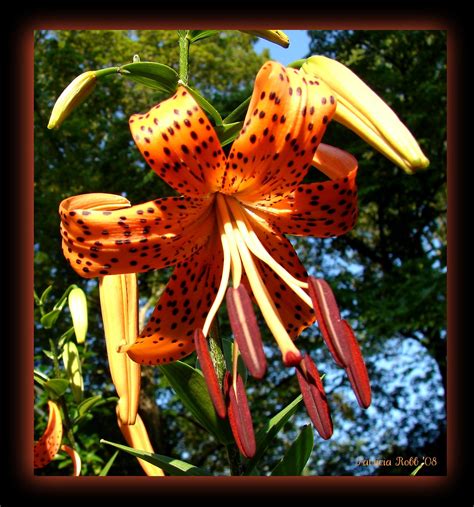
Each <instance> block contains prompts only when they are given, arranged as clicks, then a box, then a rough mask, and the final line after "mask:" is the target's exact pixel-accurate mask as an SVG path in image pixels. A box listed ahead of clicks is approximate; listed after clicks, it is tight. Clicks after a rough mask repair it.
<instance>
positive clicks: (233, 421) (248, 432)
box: [224, 372, 256, 458]
mask: <svg viewBox="0 0 474 507" xmlns="http://www.w3.org/2000/svg"><path fill="white" fill-rule="evenodd" d="M224 390H225V392H226V394H227V395H228V398H227V400H228V401H227V403H228V405H227V409H228V410H227V411H228V414H229V422H230V427H231V429H232V434H233V435H234V439H235V442H236V444H237V447H238V448H239V451H240V452H241V454H242V455H243V456H245V457H246V458H252V457H253V456H254V455H255V451H256V443H255V434H254V431H253V422H252V415H251V414H250V409H249V405H248V402H247V394H246V393H245V387H244V383H243V381H242V377H241V376H240V375H239V374H237V378H236V382H235V388H234V384H233V382H232V375H231V374H230V372H226V375H225V378H224Z"/></svg>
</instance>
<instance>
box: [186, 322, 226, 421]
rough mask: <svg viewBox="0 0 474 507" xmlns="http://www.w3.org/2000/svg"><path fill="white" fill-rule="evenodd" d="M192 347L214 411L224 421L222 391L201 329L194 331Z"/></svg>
mask: <svg viewBox="0 0 474 507" xmlns="http://www.w3.org/2000/svg"><path fill="white" fill-rule="evenodd" d="M194 345H195V347H196V353H197V356H198V359H199V364H200V365H201V370H202V373H203V375H204V380H205V381H206V384H207V390H208V392H209V395H210V397H211V400H212V403H213V405H214V408H215V409H216V412H217V415H218V416H219V417H220V418H222V419H224V418H225V416H226V408H225V402H224V397H223V395H222V389H221V386H220V385H219V381H218V380H217V374H216V371H215V369H214V365H213V364H212V359H211V355H210V354H209V349H208V347H207V340H206V338H205V336H204V334H203V332H202V330H201V329H196V330H195V331H194Z"/></svg>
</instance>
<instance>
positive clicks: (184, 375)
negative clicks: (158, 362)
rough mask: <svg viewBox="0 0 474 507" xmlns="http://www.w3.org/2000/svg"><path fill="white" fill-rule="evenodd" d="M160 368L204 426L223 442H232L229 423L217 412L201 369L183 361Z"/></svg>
mask: <svg viewBox="0 0 474 507" xmlns="http://www.w3.org/2000/svg"><path fill="white" fill-rule="evenodd" d="M159 370H160V371H161V372H162V373H163V374H164V375H165V377H166V379H167V380H168V382H169V384H170V385H171V387H172V388H173V389H174V391H175V392H176V394H177V395H178V397H179V398H180V400H181V401H182V403H183V405H184V406H185V407H186V408H187V409H188V410H189V411H190V412H191V414H192V415H193V416H194V417H195V419H196V420H197V421H198V422H199V424H201V426H203V428H205V429H206V430H207V431H209V432H210V433H211V434H212V435H214V436H215V437H216V438H217V440H219V442H221V443H222V444H228V443H230V442H232V435H231V432H230V428H229V425H228V423H227V421H224V420H222V419H220V418H219V416H218V415H217V414H216V411H215V410H214V405H213V404H212V401H211V398H210V396H209V393H208V391H207V386H206V381H205V380H204V376H203V374H202V372H201V371H200V370H198V369H196V368H193V367H192V366H190V365H188V364H186V363H184V362H181V361H176V362H174V363H171V364H167V365H163V366H159Z"/></svg>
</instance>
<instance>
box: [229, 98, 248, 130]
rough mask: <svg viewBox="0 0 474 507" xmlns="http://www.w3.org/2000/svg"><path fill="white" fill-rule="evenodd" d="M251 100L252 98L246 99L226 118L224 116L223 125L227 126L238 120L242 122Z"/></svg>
mask: <svg viewBox="0 0 474 507" xmlns="http://www.w3.org/2000/svg"><path fill="white" fill-rule="evenodd" d="M251 98H252V97H247V98H246V99H245V100H244V101H243V102H242V103H241V104H239V105H238V106H237V107H236V108H235V109H234V110H233V111H232V112H231V113H230V114H229V115H228V116H226V117H225V119H224V124H225V125H229V124H231V123H234V122H237V121H239V120H243V119H244V118H245V114H246V113H247V109H248V107H249V104H250V99H251Z"/></svg>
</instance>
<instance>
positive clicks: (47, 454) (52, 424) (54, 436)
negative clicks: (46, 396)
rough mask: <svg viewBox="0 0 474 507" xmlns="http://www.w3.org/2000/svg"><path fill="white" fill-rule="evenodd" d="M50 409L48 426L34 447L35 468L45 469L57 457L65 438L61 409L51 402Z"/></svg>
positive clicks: (49, 403) (49, 402)
mask: <svg viewBox="0 0 474 507" xmlns="http://www.w3.org/2000/svg"><path fill="white" fill-rule="evenodd" d="M48 407H49V418H48V425H47V426H46V429H45V431H44V433H43V435H42V436H41V438H40V439H39V440H38V442H36V444H35V447H34V459H33V466H34V468H43V467H44V466H46V465H47V464H48V463H49V462H50V461H51V460H52V459H53V458H54V457H55V456H56V454H57V453H58V451H59V447H60V445H61V439H62V437H63V424H62V420H61V413H60V411H59V407H58V405H57V404H56V403H55V402H54V401H51V400H49V401H48Z"/></svg>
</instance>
